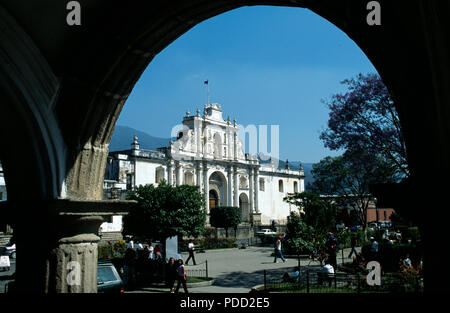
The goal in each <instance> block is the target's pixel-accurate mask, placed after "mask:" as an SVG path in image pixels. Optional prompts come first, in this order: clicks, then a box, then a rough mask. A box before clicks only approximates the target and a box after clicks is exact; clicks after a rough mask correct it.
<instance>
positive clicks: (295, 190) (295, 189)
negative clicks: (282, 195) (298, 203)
mask: <svg viewBox="0 0 450 313" xmlns="http://www.w3.org/2000/svg"><path fill="white" fill-rule="evenodd" d="M294 192H298V183H297V182H296V181H295V182H294Z"/></svg>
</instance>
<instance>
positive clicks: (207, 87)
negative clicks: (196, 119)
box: [206, 79, 210, 105]
mask: <svg viewBox="0 0 450 313" xmlns="http://www.w3.org/2000/svg"><path fill="white" fill-rule="evenodd" d="M206 81H207V84H206V85H207V86H206V90H207V95H208V97H207V101H208V103H206V104H207V105H209V102H210V98H209V79H207V80H206Z"/></svg>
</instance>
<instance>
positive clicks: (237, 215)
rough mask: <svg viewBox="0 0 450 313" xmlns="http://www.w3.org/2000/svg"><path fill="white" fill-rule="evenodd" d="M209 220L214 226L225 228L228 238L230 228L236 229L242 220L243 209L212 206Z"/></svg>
mask: <svg viewBox="0 0 450 313" xmlns="http://www.w3.org/2000/svg"><path fill="white" fill-rule="evenodd" d="M209 214H210V216H209V222H210V223H211V225H212V226H213V227H216V228H219V227H220V228H225V234H226V237H227V238H228V228H233V229H234V231H235V232H236V229H237V227H238V225H239V223H240V222H241V211H240V209H239V208H238V207H232V206H222V207H215V208H211V209H210V211H209Z"/></svg>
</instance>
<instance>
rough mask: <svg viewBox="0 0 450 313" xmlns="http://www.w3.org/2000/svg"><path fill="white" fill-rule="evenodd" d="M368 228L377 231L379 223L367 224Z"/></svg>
mask: <svg viewBox="0 0 450 313" xmlns="http://www.w3.org/2000/svg"><path fill="white" fill-rule="evenodd" d="M367 226H369V227H370V228H374V229H377V228H378V223H377V222H370V223H369V224H367Z"/></svg>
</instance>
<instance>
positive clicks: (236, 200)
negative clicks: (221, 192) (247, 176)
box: [233, 165, 239, 207]
mask: <svg viewBox="0 0 450 313" xmlns="http://www.w3.org/2000/svg"><path fill="white" fill-rule="evenodd" d="M233 170H234V180H233V181H234V202H233V204H234V206H235V207H239V179H238V170H237V166H236V165H235V166H233Z"/></svg>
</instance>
